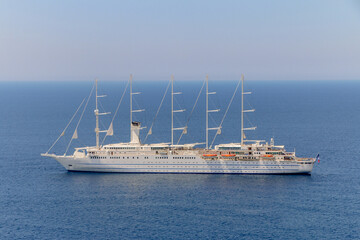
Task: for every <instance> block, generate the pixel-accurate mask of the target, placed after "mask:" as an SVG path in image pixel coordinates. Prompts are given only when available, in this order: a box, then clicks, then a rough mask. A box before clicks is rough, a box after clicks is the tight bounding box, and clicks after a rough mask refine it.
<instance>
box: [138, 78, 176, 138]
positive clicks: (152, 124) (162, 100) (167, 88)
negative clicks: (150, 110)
mask: <svg viewBox="0 0 360 240" xmlns="http://www.w3.org/2000/svg"><path fill="white" fill-rule="evenodd" d="M170 84H171V80H170V81H169V84H168V85H167V87H166V90H165V93H164V96H163V98H162V99H161V102H160V105H159V107H158V110H157V112H156V114H155V117H154V119H153V121H152V123H151V126H150V128H149V131H148V133H147V134H146V137H145V139H144V142H146V140H147V138H148V136H149V133H150V131H151V129H152V127H153V126H154V123H155V120H156V118H157V116H158V114H159V112H160V109H161V106H162V104H163V102H164V99H165V97H166V94H167V92H168V90H169V87H170Z"/></svg>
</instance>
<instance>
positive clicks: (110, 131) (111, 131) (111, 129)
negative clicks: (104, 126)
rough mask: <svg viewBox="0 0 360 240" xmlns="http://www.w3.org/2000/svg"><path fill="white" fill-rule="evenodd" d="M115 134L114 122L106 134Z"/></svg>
mask: <svg viewBox="0 0 360 240" xmlns="http://www.w3.org/2000/svg"><path fill="white" fill-rule="evenodd" d="M113 135H114V129H113V123H111V124H110V127H109V129H108V130H107V132H106V136H113Z"/></svg>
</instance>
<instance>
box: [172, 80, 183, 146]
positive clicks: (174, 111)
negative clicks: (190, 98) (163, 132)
mask: <svg viewBox="0 0 360 240" xmlns="http://www.w3.org/2000/svg"><path fill="white" fill-rule="evenodd" d="M177 94H182V93H181V92H174V75H171V147H173V146H174V130H183V132H184V133H185V134H186V126H185V127H178V128H174V113H178V112H185V109H178V110H174V95H177Z"/></svg>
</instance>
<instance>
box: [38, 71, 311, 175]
mask: <svg viewBox="0 0 360 240" xmlns="http://www.w3.org/2000/svg"><path fill="white" fill-rule="evenodd" d="M173 83H174V79H173V77H172V79H171V106H172V108H171V142H170V143H156V144H143V143H141V141H140V130H141V129H142V127H141V123H140V122H137V121H133V119H132V114H133V113H134V112H140V111H143V110H133V108H132V97H133V95H134V94H138V93H134V92H132V76H130V81H129V85H130V86H129V88H130V141H129V142H127V143H114V144H106V145H102V144H100V140H99V135H100V133H101V132H104V133H106V136H111V135H112V134H113V121H112V122H111V124H110V126H109V128H108V129H107V130H103V131H101V130H100V129H99V116H101V115H104V114H108V113H99V110H98V107H97V106H98V105H97V101H98V98H99V97H103V96H102V95H100V96H99V95H98V92H97V81H96V83H95V92H96V93H95V98H96V109H95V111H94V112H95V117H96V128H95V133H96V146H92V147H82V148H75V151H74V153H73V154H72V155H66V154H64V155H55V154H50V153H49V151H50V150H51V148H52V147H53V146H54V144H55V143H56V142H55V143H54V144H53V146H52V147H51V148H50V149H49V151H48V152H47V153H45V154H42V156H46V157H52V158H54V159H56V160H57V161H58V162H59V163H61V165H62V166H63V167H64V168H65V169H67V170H68V171H88V172H119V173H207V174H212V173H227V174H310V173H311V171H312V169H313V166H314V163H315V159H314V158H299V157H297V156H296V155H295V152H287V151H286V150H285V148H284V146H277V145H275V144H274V140H273V139H271V141H270V143H267V142H265V141H262V140H246V139H245V134H244V132H245V131H246V130H255V127H250V128H245V127H244V113H247V112H253V111H254V110H253V109H251V110H244V104H243V102H244V95H246V94H250V93H249V92H244V77H243V76H242V78H241V81H240V82H239V84H240V83H241V98H242V101H241V105H242V107H241V109H242V110H241V136H240V139H241V141H240V142H239V143H227V144H219V145H215V146H214V147H212V145H213V142H214V141H212V143H209V140H208V131H209V130H216V135H218V134H220V133H221V128H222V122H223V121H221V124H220V126H218V127H213V128H210V127H209V126H208V114H209V113H211V112H217V111H218V109H216V110H209V109H208V97H209V95H211V94H215V93H213V92H209V91H208V77H206V80H205V83H204V84H206V124H205V125H206V126H205V127H206V139H205V140H206V141H205V147H204V148H197V147H196V146H198V145H201V144H203V143H189V144H181V145H179V144H174V134H173V132H174V130H181V131H182V134H186V133H187V125H186V126H184V127H178V128H175V127H174V122H173V115H174V113H177V112H183V111H184V110H182V109H178V110H174V104H173V101H174V99H173V98H174V95H176V94H179V93H176V92H174V90H173V89H174V85H173ZM238 86H239V85H238ZM236 91H237V88H236V89H235V92H236ZM235 92H234V95H235ZM124 93H125V92H124ZM90 95H91V94H90ZM234 95H233V97H234ZM123 96H124V95H123ZM199 96H200V93H199ZM233 97H232V99H231V101H230V104H231V102H232V100H233ZM89 98H90V96H89ZM89 98H88V100H87V102H86V104H87V103H88V101H89ZM84 100H85V99H84ZM83 102H84V101H83ZM120 102H121V101H120ZM229 106H230V105H229ZM228 109H229V107H228ZM228 109H227V110H226V113H227V111H228ZM78 110H79V109H78ZM117 110H118V109H117ZM117 110H116V112H117ZM226 113H225V114H226ZM224 116H225V115H224ZM113 119H114V118H113ZM66 128H67V127H66ZM66 128H65V130H66ZM65 130H64V131H63V133H62V134H61V135H60V137H61V136H62V135H63V134H64V132H65ZM76 130H77V127H76V129H75V132H74V135H73V138H77V132H76ZM151 131H152V127H150V129H149V132H148V134H151V133H152V132H151ZM216 135H215V137H216ZM106 136H105V137H106ZM60 137H59V138H60ZM59 138H58V139H59ZM73 138H72V139H73ZM69 145H70V144H69ZM209 145H210V146H209Z"/></svg>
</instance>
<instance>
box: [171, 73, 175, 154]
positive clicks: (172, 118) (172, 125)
mask: <svg viewBox="0 0 360 240" xmlns="http://www.w3.org/2000/svg"><path fill="white" fill-rule="evenodd" d="M173 145H174V75H171V147H172V146H173Z"/></svg>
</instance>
